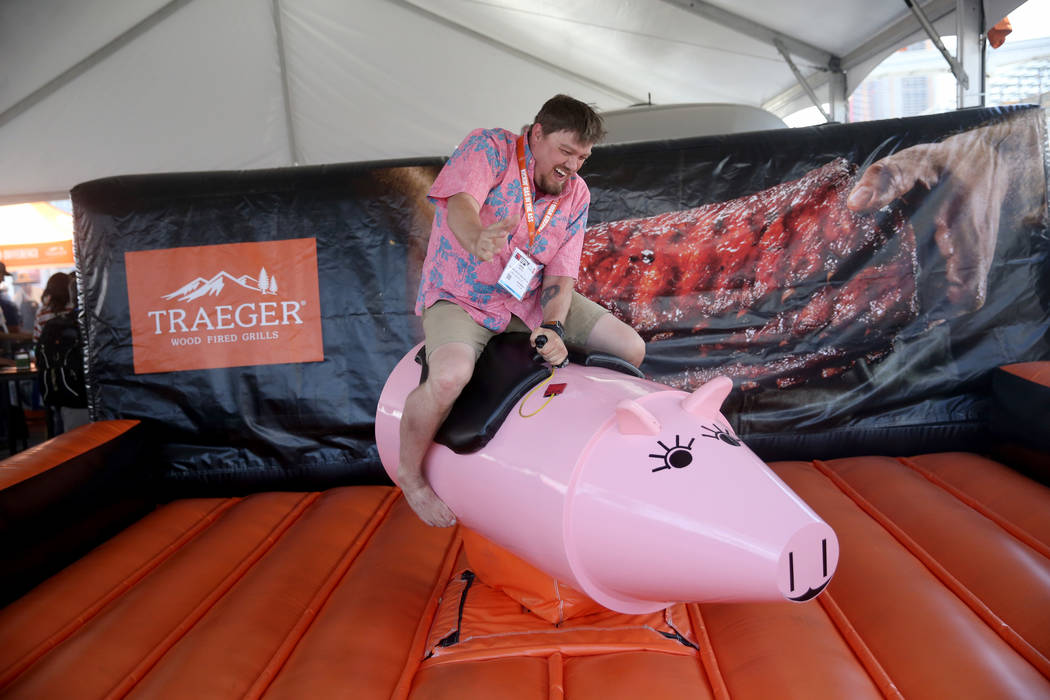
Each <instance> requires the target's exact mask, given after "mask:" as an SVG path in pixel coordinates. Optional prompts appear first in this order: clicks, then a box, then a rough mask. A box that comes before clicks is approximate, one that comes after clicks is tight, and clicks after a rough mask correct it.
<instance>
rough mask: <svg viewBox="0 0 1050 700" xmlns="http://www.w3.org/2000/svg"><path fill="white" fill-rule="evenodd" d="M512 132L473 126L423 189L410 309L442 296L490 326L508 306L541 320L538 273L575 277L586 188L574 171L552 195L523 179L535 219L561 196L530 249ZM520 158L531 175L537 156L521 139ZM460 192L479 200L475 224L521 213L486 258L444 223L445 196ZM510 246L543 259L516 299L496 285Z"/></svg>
mask: <svg viewBox="0 0 1050 700" xmlns="http://www.w3.org/2000/svg"><path fill="white" fill-rule="evenodd" d="M517 139H518V135H517V134H515V133H513V132H510V131H507V130H505V129H477V130H475V131H472V132H471V133H470V135H468V136H467V138H466V139H465V140H464V141H463V143H462V144H460V146H459V148H457V149H456V151H455V152H454V153H453V154H452V157H451V158H449V160H448V162H447V163H446V164H445V167H444V168H442V170H441V172H440V173H439V174H438V177H437V179H436V180H435V181H434V185H433V187H431V188H430V194H429V197H430V201H432V202H433V203H434V205H435V212H434V225H433V227H432V228H431V231H430V243H429V246H428V248H427V258H426V260H425V261H424V263H423V277H422V280H421V282H420V285H419V297H418V298H417V300H416V313H417V314H422V313H423V309H425V308H427V307H429V306H430V305H432V304H433V303H434V302H436V301H438V300H439V299H447V300H449V301H453V302H455V303H457V304H459V305H460V306H461V307H463V308H464V309H465V310H466V311H467V313H469V314H470V316H471V318H473V319H474V320H475V321H477V322H478V323H480V324H481V325H483V326H485V327H486V328H488V329H490V330H493V331H497V332H499V331H502V330H503V329H505V328H506V327H507V324H508V323H509V322H510V317H511V314H514V315H515V316H517V317H518V318H520V319H521V320H523V321H524V322H525V323H526V324H527V325H528V326H529V327H530V328H535V327H536V326H538V325H539V324H540V323H542V322H543V310H542V309H541V308H540V295H539V289H540V286H541V284H542V277H543V275H544V274H547V275H555V276H559V277H571V278H573V279H576V277H577V275H578V274H579V271H580V254H581V252H582V250H583V235H584V229H585V228H586V226H587V209H588V207H589V205H590V201H591V193H590V190H588V189H587V185H586V183H584V181H583V180H582V179H581V178H580V177H579V176H578V175H574V176H573V177H572V179H571V180H569V182H568V183H567V184H566V185H565V189H563V190H562V193H561V194H560V195H557V196H551V195H543V196H540V193H539V192H537V191H536V187H535V184H534V183H532V182H530V183H529V185H530V187H532V192H533V197H534V198H535V202H534V208H535V212H536V222H537V224H538V223H539V221H540V220H541V219H542V218H543V215H544V214H545V213H546V211H547V207H548V206H550V205H551V204H552V203H553V202H554V201H555V200H559V201H560V204H559V205H558V210H557V212H556V213H555V215H554V217H553V218H552V219H551V220H550V223H549V224H548V225H547V226H546V227H545V228H544V229H543V230H542V231H540V232H539V233H537V234H536V240H535V242H534V244H533V246H532V248H531V249H530V248H529V229H528V226H527V224H526V223H525V216H524V205H523V200H522V196H521V181H520V179H519V177H518V172H519V171H518V157H517V152H516V144H517ZM525 162H526V168H527V170H528V172H529V175H530V179H531V175H532V172H533V169H534V168H535V165H536V160H535V158H533V155H532V151H531V149H529V147H528V145H527V144H526V146H525ZM460 192H467V193H469V194H470V195H472V196H473V197H474V199H476V200H477V201H478V202H479V203H481V225H482V226H488V225H489V224H492V223H495V222H497V221H499V220H500V219H504V218H506V217H507V216H510V215H512V214H517V215H519V216H521V221H520V222H519V224H518V227H517V229H516V230H515V231H514V233H513V235H512V236H510V237H508V243H509V245H507V246H506V247H505V248H504V249H503V250H502V251H500V252H499V253H497V254H496V255H495V257H493V258H492V260H490V261H488V262H482V261H481V260H479V259H478V258H476V257H474V256H473V255H471V254H470V253H468V252H467V251H466V250H464V248H463V246H461V245H460V244H459V241H458V240H457V239H456V236H455V234H454V233H452V230H451V229H450V228H449V226H448V216H447V214H448V198H449V197H451V196H452V195H454V194H458V193H460ZM515 247H519V248H521V249H522V250H524V251H526V252H528V253H529V254H530V255H531V256H532V258H533V260H536V261H538V262H540V263H542V264H543V265H544V268H543V270H542V271H541V273H540V274H538V275H537V276H536V277H535V279H533V280H532V286H531V287H530V288H529V291H528V293H527V294H526V295H525V297H524V299H523V300H522V301H518V300H517V299H515V298H514V297H513V296H512V295H511V294H509V293H508V292H506V291H505V290H504V289H503V288H502V287H499V286H498V285H497V281H498V280H499V277H500V274H501V273H502V272H503V268H504V267H506V265H507V261H508V260H509V259H510V256H511V254H512V253H513V252H514V248H515Z"/></svg>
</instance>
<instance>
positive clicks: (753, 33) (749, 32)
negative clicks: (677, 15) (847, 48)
mask: <svg viewBox="0 0 1050 700" xmlns="http://www.w3.org/2000/svg"><path fill="white" fill-rule="evenodd" d="M664 2H666V3H667V4H669V5H674V6H675V7H678V8H680V9H682V10H685V11H686V12H690V13H692V14H694V15H697V16H698V17H703V18H704V19H706V20H708V21H710V22H714V23H715V24H720V25H722V26H723V27H726V28H728V29H732V30H733V31H735V32H740V33H741V34H743V35H745V36H749V37H751V38H752V39H757V40H758V41H761V42H762V43H764V44H773V45H776V42H777V41H779V42H780V43H781V44H783V45H784V46H785V47H787V49H788V51H790V52H791V53H793V54H794V55H796V56H798V57H799V58H801V59H803V60H805V61H808V62H810V63H813V64H814V65H817V66H820V67H822V68H824V67H827V66H828V65H829V64H830V63H831V62H832V61H833V60H834V59H835V56H834V54H832V53H831V52H830V51H825V50H824V49H821V48H819V47H816V46H813V45H812V44H808V43H806V42H804V41H802V40H801V39H796V38H795V37H793V36H788V35H787V34H783V33H781V32H778V31H776V30H773V29H770V28H769V27H766V26H763V25H761V24H759V23H758V22H754V21H752V20H749V19H747V18H746V17H741V16H740V15H738V14H734V13H732V12H730V11H728V10H723V9H722V8H721V7H718V6H716V5H712V4H711V3H708V2H703V0H664Z"/></svg>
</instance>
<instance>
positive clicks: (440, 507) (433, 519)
mask: <svg viewBox="0 0 1050 700" xmlns="http://www.w3.org/2000/svg"><path fill="white" fill-rule="evenodd" d="M401 491H402V492H403V493H404V494H405V500H406V501H408V505H410V506H412V510H414V511H415V512H416V515H418V516H419V519H420V520H422V521H423V522H425V523H426V524H427V525H431V526H433V527H452V526H453V525H455V524H456V516H455V515H454V514H453V513H452V511H451V510H450V509H449V507H448V506H446V505H445V502H444V501H442V500H441V499H440V498H438V495H437V494H436V493H434V489H432V488H430V486H428V485H427V484H425V483H424V484H419V485H409V484H405V483H403V484H401Z"/></svg>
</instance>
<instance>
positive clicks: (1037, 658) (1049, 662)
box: [813, 460, 1050, 678]
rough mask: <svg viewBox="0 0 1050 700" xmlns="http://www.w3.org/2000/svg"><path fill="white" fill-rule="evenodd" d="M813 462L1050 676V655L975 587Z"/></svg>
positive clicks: (966, 603)
mask: <svg viewBox="0 0 1050 700" xmlns="http://www.w3.org/2000/svg"><path fill="white" fill-rule="evenodd" d="M813 465H814V466H815V467H816V468H817V469H818V470H819V471H820V472H821V473H822V474H824V475H825V476H826V477H828V478H829V479H830V480H831V481H832V483H834V484H835V486H837V487H838V488H839V490H840V491H842V493H843V494H845V495H846V496H847V497H848V498H850V499H851V500H852V501H853V502H854V503H856V504H857V506H859V507H860V509H861V510H863V511H864V512H865V513H867V514H868V515H869V516H870V517H871V518H872V519H874V520H875V522H877V523H878V524H879V525H880V526H881V527H882V528H883V529H884V530H886V531H887V532H888V533H889V534H890V535H891V536H892V537H893V538H894V539H895V540H897V542H899V543H900V544H901V545H902V546H903V547H904V548H905V549H907V550H908V551H909V552H910V553H911V554H912V556H914V557H915V558H916V559H918V560H919V562H921V563H922V565H923V566H925V567H926V568H927V569H928V570H929V571H930V573H932V574H933V575H934V576H935V577H936V578H937V579H939V580H940V581H941V583H943V584H944V585H945V587H946V588H947V589H948V590H950V591H951V592H952V593H953V594H955V596H956V597H957V598H959V600H961V601H962V602H963V603H964V604H965V605H966V606H967V607H968V608H970V610H972V611H973V612H974V614H976V615H977V616H978V617H979V618H980V619H981V620H982V621H983V622H984V623H985V624H986V625H988V626H989V627H990V628H991V629H992V630H993V631H994V632H995V633H996V634H997V635H999V637H1000V638H1001V639H1003V641H1005V642H1006V643H1007V644H1008V645H1009V646H1010V647H1011V648H1013V650H1014V651H1016V652H1017V653H1018V654H1020V655H1021V657H1022V658H1024V659H1025V660H1026V661H1027V662H1028V663H1030V664H1031V665H1032V666H1034V667H1035V668H1036V669H1037V670H1038V671H1039V672H1040V673H1041V674H1043V675H1044V676H1046V677H1047V678H1050V659H1047V658H1046V657H1045V656H1043V654H1042V653H1040V652H1039V650H1038V649H1036V648H1035V647H1033V646H1032V645H1031V644H1030V643H1029V642H1028V641H1027V640H1026V639H1024V638H1023V637H1021V635H1020V634H1019V633H1017V632H1016V631H1015V630H1014V629H1013V628H1012V627H1010V625H1008V624H1007V623H1006V622H1005V621H1004V620H1003V619H1002V618H1000V617H999V616H998V615H996V614H995V612H994V611H993V610H992V609H991V608H989V607H988V606H987V605H986V604H985V603H984V601H982V600H981V599H980V598H979V597H978V596H977V595H976V594H975V593H974V592H973V591H971V590H970V589H969V588H967V587H966V586H965V585H964V584H963V583H962V582H961V581H960V580H959V579H957V578H956V577H955V576H953V575H952V573H951V572H950V571H948V570H947V569H946V568H945V567H944V565H943V564H941V563H940V562H939V561H937V559H936V558H935V557H934V556H933V555H931V554H930V553H929V552H927V551H926V549H925V548H923V547H922V545H920V544H919V543H918V542H916V541H915V540H914V539H913V538H912V537H911V536H910V535H908V533H906V532H905V531H904V530H903V529H902V528H901V527H900V526H898V525H897V524H896V523H894V522H893V521H891V520H890V519H889V518H888V517H886V515H885V514H884V513H882V511H880V510H879V509H878V508H876V507H875V506H874V505H873V504H872V503H871V502H870V501H868V500H867V499H866V498H864V496H863V495H861V493H860V492H859V491H857V490H856V489H854V488H853V487H852V486H850V485H849V484H848V483H847V482H846V480H845V479H843V478H842V477H841V476H839V475H838V474H836V473H835V472H834V471H833V470H832V469H831V468H830V467H828V466H827V464H826V463H824V462H823V461H821V460H813Z"/></svg>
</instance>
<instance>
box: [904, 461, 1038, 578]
mask: <svg viewBox="0 0 1050 700" xmlns="http://www.w3.org/2000/svg"><path fill="white" fill-rule="evenodd" d="M897 461H898V462H900V463H901V464H903V465H904V466H906V467H908V468H910V469H912V470H913V471H915V472H917V473H918V474H919V475H920V476H922V477H923V478H925V479H926V480H927V481H929V482H930V483H932V484H934V485H935V486H938V487H940V488H941V489H943V490H944V491H946V492H947V493H949V494H951V495H952V496H954V497H955V498H956V499H957V500H959V501H960V502H962V503H963V504H965V505H967V506H969V507H970V508H972V509H973V510H975V511H977V512H978V513H980V514H981V515H983V516H984V517H986V518H988V519H989V520H991V521H992V522H993V523H995V524H996V525H998V526H999V527H1001V528H1002V529H1003V530H1005V531H1006V532H1007V533H1009V534H1010V535H1011V536H1012V537H1014V539H1016V540H1018V541H1020V542H1021V543H1023V544H1025V545H1027V546H1028V547H1031V548H1032V549H1034V550H1035V551H1037V552H1039V553H1040V554H1042V555H1043V556H1044V557H1046V558H1048V559H1050V546H1047V545H1046V544H1045V543H1043V542H1041V541H1039V540H1038V539H1036V537H1035V536H1033V535H1032V534H1031V533H1029V532H1028V531H1026V530H1025V529H1024V528H1022V527H1020V526H1018V525H1015V524H1014V523H1012V522H1010V520H1009V519H1007V518H1006V517H1004V516H1002V515H1000V514H999V513H997V512H996V511H994V510H992V509H991V508H990V507H988V506H986V505H985V504H983V503H981V502H980V501H979V500H977V499H976V498H974V497H973V496H970V495H969V494H967V493H966V492H964V491H962V490H961V489H959V488H957V487H955V486H952V485H951V484H949V483H948V482H947V481H945V480H943V479H941V478H940V477H939V476H937V475H936V474H934V473H933V472H931V471H929V470H928V469H925V468H923V467H922V466H920V465H919V464H918V463H917V462H915V461H914V460H912V459H908V458H907V457H898V458H897Z"/></svg>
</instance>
